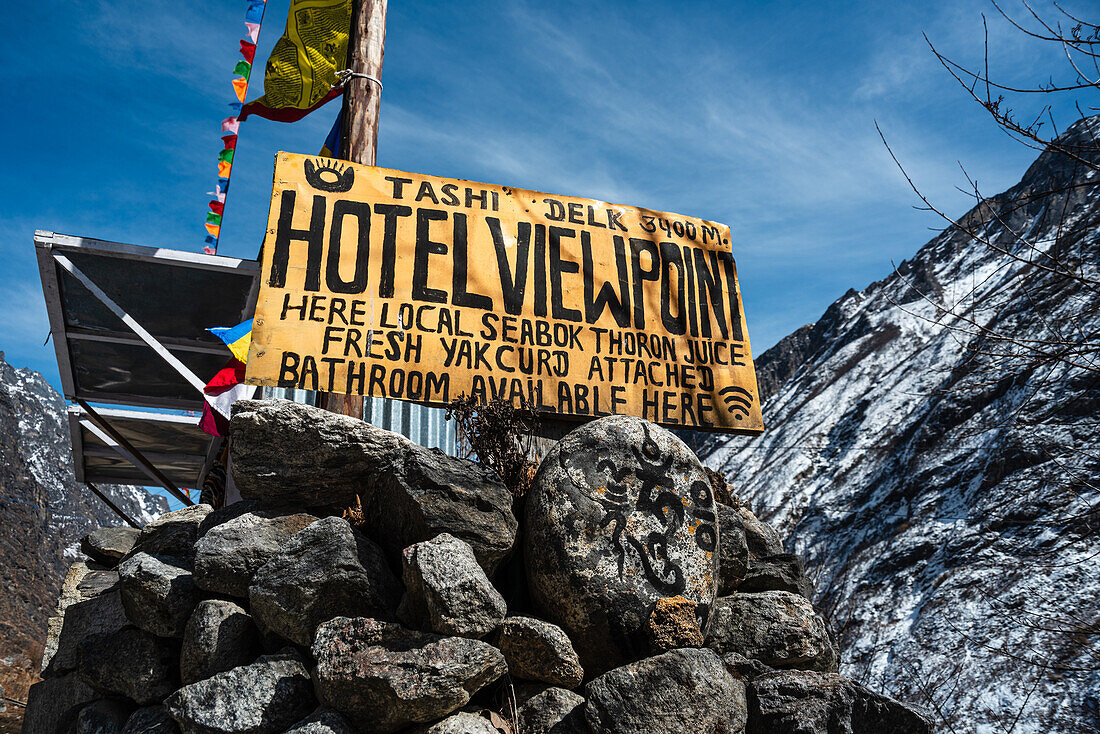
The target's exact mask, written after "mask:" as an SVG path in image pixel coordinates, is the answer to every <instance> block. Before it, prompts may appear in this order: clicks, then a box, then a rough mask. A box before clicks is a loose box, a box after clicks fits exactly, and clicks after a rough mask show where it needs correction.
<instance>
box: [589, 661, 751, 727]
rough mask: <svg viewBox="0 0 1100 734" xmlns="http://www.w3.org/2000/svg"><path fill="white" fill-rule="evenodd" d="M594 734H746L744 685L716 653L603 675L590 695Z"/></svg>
mask: <svg viewBox="0 0 1100 734" xmlns="http://www.w3.org/2000/svg"><path fill="white" fill-rule="evenodd" d="M585 692H586V693H587V703H586V704H585V712H584V713H585V718H586V720H587V721H588V727H589V729H591V730H592V732H593V734H686V733H687V732H708V733H709V732H723V733H727V732H728V734H741V732H743V731H744V728H745V722H746V719H747V718H748V704H747V702H746V700H745V684H744V683H743V682H741V681H740V680H737V679H736V678H734V677H733V676H732V675H730V674H729V672H727V670H726V667H725V666H724V665H723V664H722V660H721V659H720V658H719V657H718V656H717V655H716V654H715V653H714V652H712V651H711V650H700V649H684V650H672V651H671V652H666V653H664V654H663V655H658V656H656V657H652V658H646V659H645V660H641V661H639V662H636V663H631V664H629V665H625V666H623V667H621V668H616V669H615V670H612V671H610V672H607V673H604V674H603V675H601V676H600V677H599V678H596V679H595V680H593V681H592V682H590V683H589V684H588V686H587V687H586V689H585Z"/></svg>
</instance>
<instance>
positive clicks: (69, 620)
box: [42, 587, 130, 676]
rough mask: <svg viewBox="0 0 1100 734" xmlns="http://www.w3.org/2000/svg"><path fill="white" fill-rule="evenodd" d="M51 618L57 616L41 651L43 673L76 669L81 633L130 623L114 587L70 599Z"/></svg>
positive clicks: (113, 629)
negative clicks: (69, 601)
mask: <svg viewBox="0 0 1100 734" xmlns="http://www.w3.org/2000/svg"><path fill="white" fill-rule="evenodd" d="M54 619H56V620H57V628H56V632H55V631H54V626H53V624H54V623H53V620H51V624H50V628H49V630H50V632H49V642H48V643H47V652H46V653H45V654H43V661H44V662H45V663H46V666H45V667H44V668H43V669H42V673H43V675H47V676H52V675H58V674H60V673H65V672H68V671H70V670H75V669H76V663H77V651H78V650H79V648H80V643H81V641H82V640H83V639H84V638H85V637H88V636H90V635H98V634H110V633H112V632H117V631H119V630H121V629H122V628H123V627H127V626H129V625H130V620H129V619H127V618H126V612H125V610H124V609H123V607H122V594H121V593H120V592H119V590H118V588H117V587H116V588H114V589H112V590H111V591H107V592H105V593H101V594H98V595H96V596H92V597H90V598H88V599H84V600H81V601H76V602H73V603H70V604H69V605H68V606H67V607H66V609H65V614H64V616H63V617H55V618H54Z"/></svg>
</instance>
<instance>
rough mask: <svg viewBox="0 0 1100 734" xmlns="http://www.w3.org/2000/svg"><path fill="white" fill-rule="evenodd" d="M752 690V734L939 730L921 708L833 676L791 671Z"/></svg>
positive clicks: (754, 684) (755, 683)
mask: <svg viewBox="0 0 1100 734" xmlns="http://www.w3.org/2000/svg"><path fill="white" fill-rule="evenodd" d="M750 688H751V690H752V694H753V695H752V696H750V701H751V714H750V716H749V729H748V731H749V734H833V733H834V732H890V734H932V731H933V730H934V726H933V725H932V721H931V720H930V719H929V717H928V715H927V714H926V713H925V712H924V711H922V710H920V709H918V708H917V707H916V706H910V705H908V704H905V703H902V702H900V701H895V700H894V699H892V698H887V697H886V696H883V695H880V694H878V693H874V692H873V691H871V690H869V689H867V688H865V687H863V686H861V685H860V684H858V683H856V682H855V681H853V680H849V679H848V678H844V677H842V676H839V675H835V674H831V673H812V672H808V671H801V670H798V671H795V670H788V671H783V672H779V673H772V674H770V675H766V676H762V677H760V678H757V679H756V680H754V681H753V682H752V683H751V684H750Z"/></svg>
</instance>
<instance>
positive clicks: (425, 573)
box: [399, 533, 508, 639]
mask: <svg viewBox="0 0 1100 734" xmlns="http://www.w3.org/2000/svg"><path fill="white" fill-rule="evenodd" d="M401 555H402V574H403V576H404V580H405V588H406V589H407V597H406V599H405V603H404V609H403V611H404V614H400V613H399V616H402V617H404V618H405V619H408V620H409V621H410V622H412V624H410V626H416V627H419V628H424V627H427V628H430V629H431V631H432V632H436V633H438V634H441V635H458V636H460V637H472V638H474V639H478V638H481V637H484V636H485V635H487V634H489V633H490V632H492V631H493V630H495V629H496V628H497V627H499V626H500V623H501V620H503V619H504V615H505V614H506V613H507V611H508V607H507V605H506V604H505V603H504V597H502V596H501V595H500V592H499V591H497V590H496V589H495V588H493V585H492V584H491V583H490V582H489V577H488V576H486V575H485V570H484V569H482V568H481V566H479V565H478V564H477V559H476V558H474V552H473V551H472V550H471V549H470V546H469V545H467V544H466V543H464V542H463V541H461V540H459V539H458V538H456V537H454V536H453V535H450V534H448V533H442V534H440V535H437V536H435V537H434V538H432V539H431V540H425V541H424V542H423V543H416V544H414V545H410V546H409V547H408V548H406V549H405V552H404V553H402V554H401ZM403 621H404V620H403Z"/></svg>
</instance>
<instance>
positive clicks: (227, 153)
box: [218, 148, 233, 163]
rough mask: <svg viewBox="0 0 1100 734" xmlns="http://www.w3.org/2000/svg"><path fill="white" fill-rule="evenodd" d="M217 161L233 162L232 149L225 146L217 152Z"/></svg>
mask: <svg viewBox="0 0 1100 734" xmlns="http://www.w3.org/2000/svg"><path fill="white" fill-rule="evenodd" d="M218 162H219V163H232V162H233V151H232V150H229V149H228V148H226V149H225V150H223V151H222V152H221V153H218Z"/></svg>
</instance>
